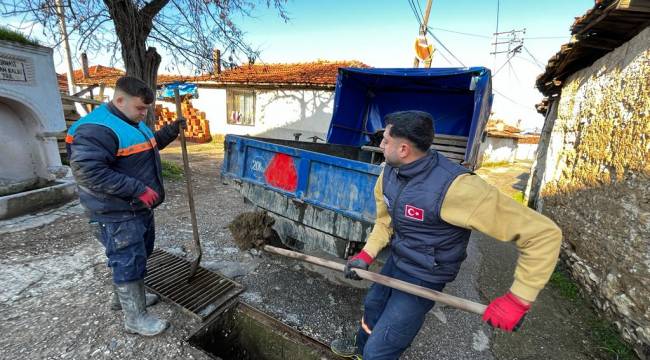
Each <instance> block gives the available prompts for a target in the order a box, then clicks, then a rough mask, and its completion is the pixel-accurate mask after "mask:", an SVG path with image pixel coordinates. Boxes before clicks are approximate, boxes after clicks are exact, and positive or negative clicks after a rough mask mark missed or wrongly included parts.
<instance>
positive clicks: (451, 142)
mask: <svg viewBox="0 0 650 360" xmlns="http://www.w3.org/2000/svg"><path fill="white" fill-rule="evenodd" d="M433 143H434V144H437V145H451V146H459V147H467V140H452V139H440V138H438V137H434V138H433Z"/></svg>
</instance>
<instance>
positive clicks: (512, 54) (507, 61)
mask: <svg viewBox="0 0 650 360" xmlns="http://www.w3.org/2000/svg"><path fill="white" fill-rule="evenodd" d="M516 54H517V53H516V52H512V53H511V54H510V57H509V58H508V59H507V60H506V62H504V63H503V65H501V67H499V69H497V71H495V72H494V74H492V78H493V79H494V77H495V76H497V74H498V73H499V71H501V69H503V67H504V66H506V65H508V63H509V62H510V60H512V58H513V57H515V55H516Z"/></svg>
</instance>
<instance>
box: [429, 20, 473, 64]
mask: <svg viewBox="0 0 650 360" xmlns="http://www.w3.org/2000/svg"><path fill="white" fill-rule="evenodd" d="M427 32H428V33H429V34H430V35H431V37H433V39H434V40H435V41H436V42H438V44H439V45H440V46H442V48H443V49H445V51H447V52H448V53H449V55H451V57H453V58H454V59H456V61H458V62H459V63H460V65H461V66H463V67H465V64H463V62H462V61H460V59H458V58H457V57H456V55H454V53H452V52H451V50H449V49H448V48H447V47H446V46H445V44H443V43H442V41H440V39H438V37H437V36H436V35H435V34H434V33H433V32H432V31H431V29H427Z"/></svg>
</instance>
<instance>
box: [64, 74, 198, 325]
mask: <svg viewBox="0 0 650 360" xmlns="http://www.w3.org/2000/svg"><path fill="white" fill-rule="evenodd" d="M153 100H154V93H153V91H152V90H151V89H150V88H149V87H148V86H147V85H146V84H145V83H144V82H143V81H142V80H140V79H137V78H134V77H129V76H124V77H121V78H119V79H118V80H117V82H116V84H115V94H114V96H113V99H112V100H111V101H110V102H109V103H107V104H102V105H101V106H99V107H98V108H97V109H95V110H94V111H93V112H91V113H90V114H88V115H87V116H84V117H83V118H82V119H80V120H79V121H77V122H76V123H74V125H73V126H71V127H70V130H69V131H68V135H67V136H66V144H67V151H68V159H69V160H70V167H71V168H72V173H73V174H74V177H75V179H76V180H77V187H78V192H79V200H80V202H81V205H83V207H84V208H85V210H86V213H87V214H88V216H89V218H90V222H91V223H96V224H97V225H98V227H99V231H98V238H99V240H100V241H101V243H102V245H104V247H105V248H106V256H107V258H108V266H109V267H110V268H111V269H112V271H113V283H114V291H113V300H112V305H111V307H112V308H113V309H114V310H119V309H122V310H123V312H124V327H125V329H126V331H127V332H129V333H137V334H140V335H145V336H153V335H157V334H160V333H161V332H163V331H164V330H165V329H166V328H167V326H168V325H169V323H168V322H167V321H166V320H161V319H158V318H157V317H155V316H153V315H151V314H149V313H147V310H146V306H150V305H153V304H155V303H156V302H157V301H158V297H157V296H156V295H154V294H147V293H145V289H144V276H145V273H146V267H147V258H148V257H149V256H150V255H151V253H152V252H153V248H154V239H155V229H154V214H153V209H154V208H155V207H156V206H158V205H160V204H161V203H162V202H163V200H164V199H165V189H164V186H163V179H162V170H161V169H162V166H161V161H160V154H159V153H158V150H159V149H163V148H164V147H165V146H167V145H168V144H169V143H171V142H172V141H173V140H174V139H176V137H177V136H178V134H179V132H180V130H181V128H184V127H185V120H184V119H178V120H176V121H175V122H174V123H173V124H171V125H167V126H165V127H163V128H161V129H160V130H158V131H157V132H155V133H153V132H152V131H151V130H150V129H149V128H148V127H147V125H146V124H145V122H144V121H143V120H144V119H145V117H146V115H147V111H149V110H150V108H151V104H152V103H153Z"/></svg>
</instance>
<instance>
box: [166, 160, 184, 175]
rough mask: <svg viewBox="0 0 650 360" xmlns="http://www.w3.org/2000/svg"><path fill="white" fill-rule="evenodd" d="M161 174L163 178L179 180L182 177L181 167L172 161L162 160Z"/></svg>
mask: <svg viewBox="0 0 650 360" xmlns="http://www.w3.org/2000/svg"><path fill="white" fill-rule="evenodd" d="M162 175H163V177H164V178H165V179H169V180H180V179H182V178H183V168H182V167H181V166H180V165H177V164H176V163H174V162H171V161H167V160H162Z"/></svg>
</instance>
